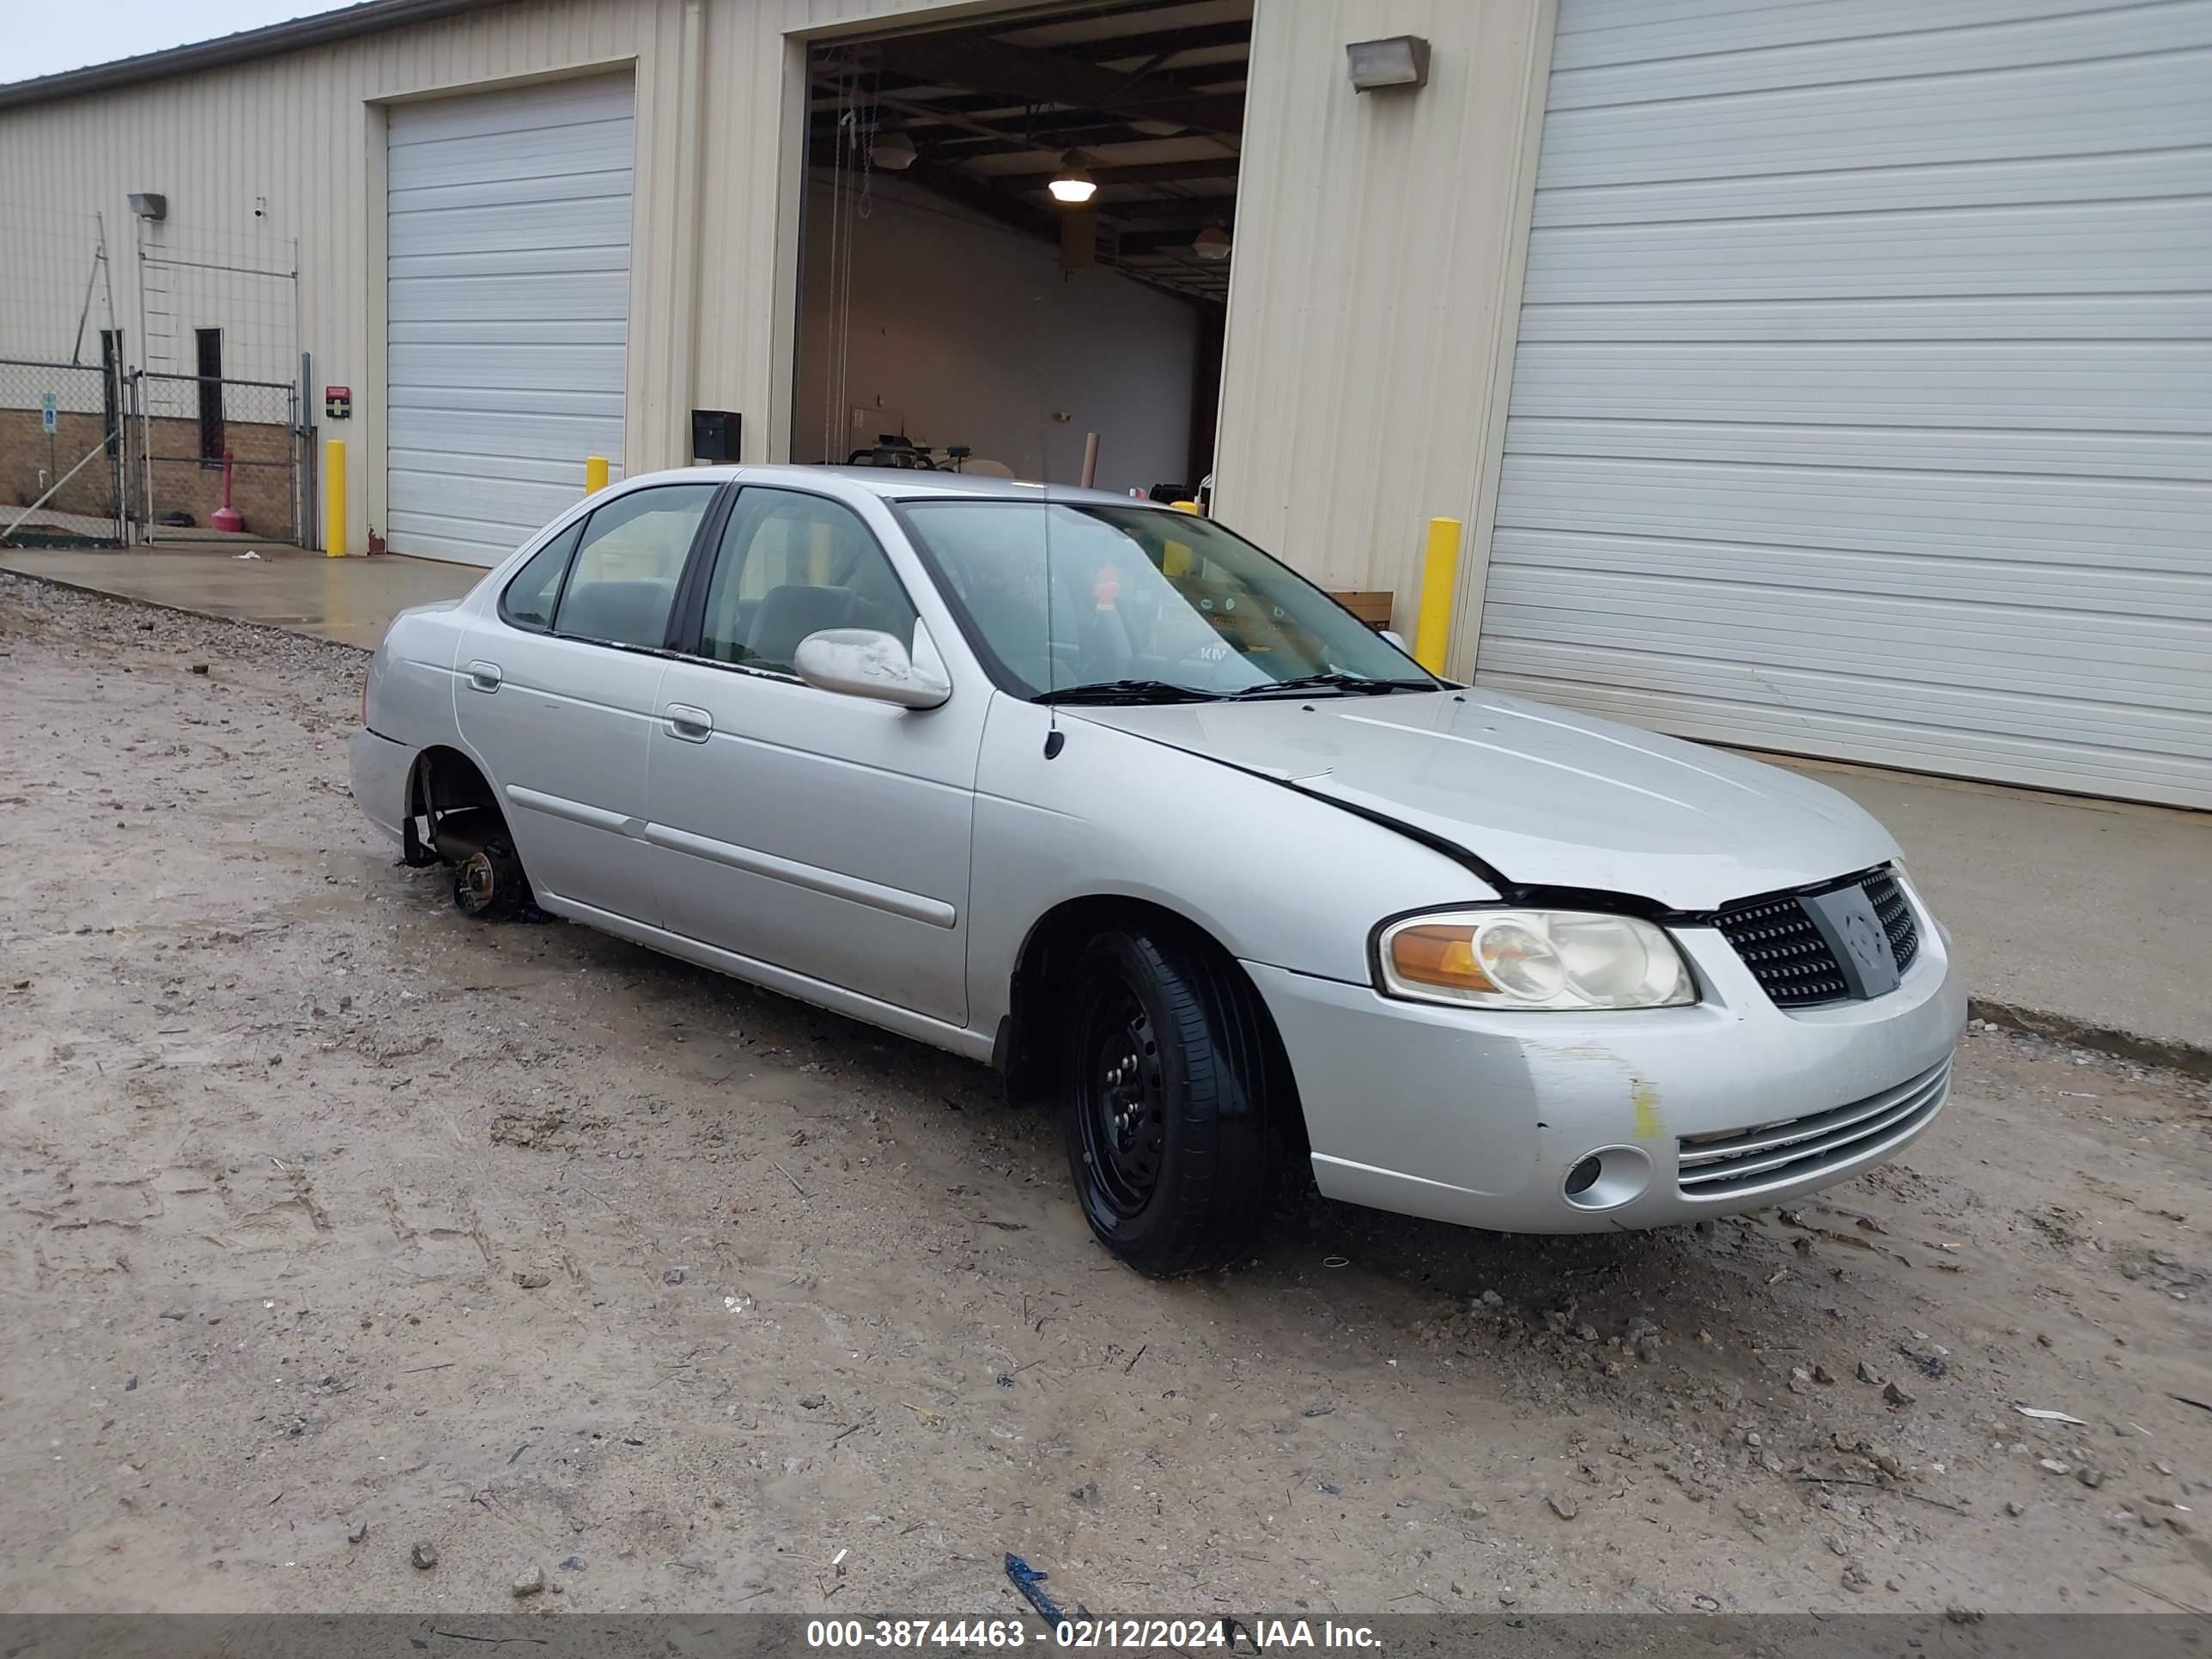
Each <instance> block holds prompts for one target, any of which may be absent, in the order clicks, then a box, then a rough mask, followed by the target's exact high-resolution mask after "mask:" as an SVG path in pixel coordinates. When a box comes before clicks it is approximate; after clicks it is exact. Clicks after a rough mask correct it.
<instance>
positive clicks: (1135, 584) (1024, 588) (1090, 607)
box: [904, 501, 1442, 702]
mask: <svg viewBox="0 0 2212 1659" xmlns="http://www.w3.org/2000/svg"><path fill="white" fill-rule="evenodd" d="M904 513H905V518H906V521H907V524H908V526H909V527H910V528H911V529H912V531H913V532H914V535H915V539H916V540H917V542H918V543H919V544H921V548H922V550H923V552H924V553H925V555H926V556H927V557H928V559H929V561H930V562H931V563H932V564H933V566H934V568H935V569H936V572H937V574H938V578H939V582H940V583H941V584H942V586H944V587H945V589H946V590H947V592H949V593H950V594H951V597H952V598H954V599H957V602H958V605H959V608H960V609H961V610H962V611H963V612H964V613H965V617H964V620H965V621H966V623H968V625H969V630H970V632H971V634H972V635H973V636H974V637H975V640H976V642H977V643H978V644H979V645H980V646H981V647H982V648H983V650H984V652H985V653H986V654H987V656H988V657H991V658H994V659H996V661H997V663H998V665H1000V668H1001V669H1002V671H1003V672H1004V674H1005V676H1006V678H1007V679H1009V680H1011V681H1012V682H1013V683H1014V684H1015V686H1016V689H1018V690H1021V691H1022V692H1023V693H1024V695H1026V696H1032V697H1036V696H1048V697H1055V698H1065V699H1068V700H1076V699H1079V698H1080V697H1083V696H1085V695H1094V696H1095V697H1096V699H1097V700H1102V701H1103V700H1120V699H1124V698H1127V699H1142V700H1156V701H1164V702H1167V701H1182V700H1191V701H1198V700H1203V699H1206V698H1212V697H1230V696H1267V695H1271V694H1273V693H1275V692H1277V691H1278V690H1279V691H1280V692H1281V693H1282V694H1285V695H1291V694H1303V695H1314V694H1316V693H1318V694H1322V695H1327V694H1329V693H1340V694H1343V695H1352V694H1354V693H1383V692H1389V691H1392V690H1437V688H1438V687H1439V686H1440V685H1441V684H1442V682H1440V681H1438V680H1437V679H1436V678H1434V677H1432V676H1431V675H1429V674H1427V673H1425V671H1423V670H1422V669H1421V668H1420V667H1419V665H1417V664H1416V663H1414V662H1413V659H1411V658H1409V657H1407V655H1406V654H1405V653H1403V652H1401V651H1400V650H1399V649H1398V648H1397V647H1395V646H1394V645H1392V644H1391V643H1390V642H1389V641H1388V640H1385V639H1383V637H1382V636H1381V635H1378V634H1376V632H1374V630H1372V629H1370V628H1369V627H1368V626H1367V625H1366V624H1365V623H1362V622H1361V621H1360V620H1359V619H1358V617H1354V616H1352V613H1351V612H1349V611H1346V610H1345V609H1344V608H1343V607H1342V606H1341V605H1338V604H1337V603H1336V602H1335V601H1334V599H1330V598H1329V597H1328V595H1327V594H1326V593H1323V592H1322V591H1321V590H1320V589H1319V588H1317V587H1316V586H1313V585H1312V584H1311V583H1310V582H1309V581H1307V580H1305V579H1304V577H1302V576H1300V575H1298V574H1297V573H1296V572H1295V571H1292V570H1291V568H1289V567H1288V566H1286V565H1283V564H1280V563H1278V562H1276V561H1275V560H1273V559H1272V558H1270V557H1268V556H1267V555H1266V554H1265V553H1262V552H1261V550H1259V549H1258V548H1256V547H1255V546H1253V545H1252V544H1250V543H1249V542H1247V541H1244V540H1242V539H1240V538H1237V537H1236V536H1233V535H1231V533H1230V532H1227V531H1225V530H1224V529H1222V528H1221V527H1220V526H1218V525H1217V524H1214V523H1212V521H1211V520H1206V519H1202V518H1200V517H1197V516H1196V515H1194V514H1192V513H1176V512H1169V511H1164V510H1161V509H1158V508H1146V507H1108V506H1094V505H1091V504H1090V503H1084V504H1081V505H1077V504H1074V503H1070V502H1057V501H1054V502H1048V501H910V502H908V503H906V505H905V507H904Z"/></svg>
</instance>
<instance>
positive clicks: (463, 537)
mask: <svg viewBox="0 0 2212 1659" xmlns="http://www.w3.org/2000/svg"><path fill="white" fill-rule="evenodd" d="M631 111H632V98H631V86H630V77H629V76H627V75H623V76H594V77H593V78H592V79H590V80H584V81H558V82H551V83H549V84H547V85H544V86H536V87H529V88H522V89H520V90H517V91H513V92H498V93H486V94H479V95H475V96H470V97H464V98H447V99H440V100H435V101H434V102H429V103H421V104H400V105H396V106H393V107H392V110H391V111H390V114H389V122H388V126H387V134H388V139H387V143H388V149H387V152H386V173H385V183H386V191H387V197H386V204H387V218H386V256H387V259H388V262H389V269H388V274H387V283H388V286H387V288H386V324H387V328H388V335H387V340H388V347H387V350H386V407H387V414H386V441H385V445H386V447H385V455H386V519H387V520H388V527H387V529H386V540H387V542H388V544H389V545H390V547H391V550H392V551H393V552H394V553H416V554H422V555H424V556H428V557H430V558H435V559H453V560H459V561H461V562H465V563H469V564H496V563H497V562H499V561H500V560H501V558H503V557H505V556H507V554H508V553H509V552H511V551H513V549H514V548H515V547H516V546H517V545H519V544H520V543H521V542H522V541H524V540H525V539H526V538H527V537H528V536H529V535H530V534H531V533H532V532H533V531H535V530H537V529H538V527H539V526H542V525H544V523H545V521H546V520H549V519H550V518H552V517H553V516H554V515H555V514H556V513H559V512H560V511H561V510H562V508H563V507H567V506H568V505H569V504H570V503H571V502H573V501H575V500H576V499H577V497H578V496H579V495H581V494H582V493H583V489H584V462H585V459H586V457H588V456H592V455H601V456H605V458H606V459H607V460H608V462H609V463H610V465H611V471H612V475H613V476H615V477H620V476H621V471H622V453H623V349H624V344H625V342H626V339H627V336H628V330H629V207H630V167H631V159H632V155H633V152H634V149H635V138H634V134H633V121H632V113H631Z"/></svg>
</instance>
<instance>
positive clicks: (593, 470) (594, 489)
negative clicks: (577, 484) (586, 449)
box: [584, 455, 607, 495]
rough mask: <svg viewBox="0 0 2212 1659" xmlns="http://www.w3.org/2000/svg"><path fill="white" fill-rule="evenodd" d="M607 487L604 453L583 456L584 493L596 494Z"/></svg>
mask: <svg viewBox="0 0 2212 1659" xmlns="http://www.w3.org/2000/svg"><path fill="white" fill-rule="evenodd" d="M606 487H607V458H606V457H605V456H604V455H586V456H585V457H584V493H585V494H586V495H598V494H599V492H600V491H601V490H602V489H605V488H606Z"/></svg>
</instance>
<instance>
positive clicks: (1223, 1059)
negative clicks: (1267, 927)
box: [1061, 928, 1297, 1277]
mask: <svg viewBox="0 0 2212 1659" xmlns="http://www.w3.org/2000/svg"><path fill="white" fill-rule="evenodd" d="M1065 1012H1066V1019H1065V1020H1064V1022H1063V1024H1062V1026H1061V1029H1062V1031H1063V1032H1064V1034H1065V1036H1064V1038H1063V1042H1064V1048H1063V1050H1062V1073H1061V1076H1062V1098H1063V1110H1064V1112H1065V1115H1066V1139H1067V1155H1068V1164H1069V1167H1070V1170H1071V1171H1072V1172H1073V1176H1074V1177H1075V1185H1076V1192H1077V1195H1078V1197H1079V1199H1080V1200H1081V1201H1082V1205H1083V1212H1084V1216H1085V1218H1086V1219H1087V1220H1088V1221H1089V1222H1090V1224H1091V1231H1092V1232H1093V1233H1094V1234H1096V1235H1097V1237H1098V1239H1099V1241H1100V1242H1101V1243H1103V1244H1104V1245H1105V1246H1106V1247H1107V1248H1108V1249H1110V1250H1112V1251H1113V1252H1114V1253H1115V1255H1118V1256H1120V1257H1121V1259H1122V1260H1123V1261H1126V1262H1127V1263H1128V1264H1129V1265H1130V1266H1131V1267H1135V1268H1137V1269H1138V1270H1139V1272H1142V1273H1152V1274H1156V1275H1158V1276H1161V1277H1168V1276H1171V1275H1174V1274H1177V1273H1195V1272H1200V1271H1202V1270H1204V1269H1206V1268H1209V1267H1219V1266H1221V1265H1222V1264H1223V1263H1225V1262H1226V1261H1231V1260H1232V1259H1233V1258H1234V1257H1236V1256H1237V1255H1241V1254H1243V1253H1244V1252H1245V1251H1247V1250H1249V1249H1251V1247H1252V1245H1253V1244H1254V1243H1255V1241H1256V1240H1257V1238H1258V1237H1259V1235H1260V1233H1261V1230H1262V1228H1263V1226H1264V1225H1265V1223H1266V1220H1267V1212H1268V1210H1269V1208H1270V1207H1271V1206H1272V1204H1273V1197H1274V1188H1275V1181H1276V1176H1277V1170H1278V1168H1279V1164H1280V1158H1281V1155H1280V1148H1279V1144H1278V1143H1279V1136H1278V1134H1277V1133H1276V1129H1277V1127H1278V1125H1277V1123H1276V1122H1275V1121H1272V1120H1271V1115H1270V1114H1271V1113H1281V1112H1294V1111H1296V1109H1297V1103H1296V1102H1295V1100H1293V1099H1291V1097H1290V1091H1289V1085H1288V1074H1287V1068H1286V1067H1285V1066H1283V1065H1282V1063H1281V1061H1280V1060H1279V1056H1278V1054H1277V1050H1276V1048H1275V1044H1274V1041H1273V1031H1272V1030H1271V1029H1270V1028H1269V1027H1268V1026H1267V1020H1266V1015H1265V1014H1264V1012H1262V1011H1261V1008H1260V1006H1259V1000H1258V998H1257V996H1256V995H1255V994H1254V992H1253V990H1252V988H1251V986H1250V983H1249V981H1246V980H1245V979H1244V977H1243V975H1242V974H1241V973H1240V972H1239V971H1238V970H1237V967H1236V964H1235V963H1231V962H1229V961H1226V960H1225V959H1217V957H1216V955H1215V953H1213V952H1210V951H1206V950H1204V949H1203V948H1200V945H1198V944H1197V943H1195V942H1193V941H1190V940H1187V939H1183V938H1182V937H1180V936H1178V935H1176V934H1175V933H1170V932H1168V931H1166V930H1164V929H1163V930H1160V931H1158V932H1154V931H1152V930H1139V929H1122V928H1116V929H1114V930H1112V931H1109V932H1107V933H1101V934H1099V935H1098V936H1097V938H1095V939H1092V940H1091V942H1090V944H1089V945H1086V946H1085V949H1084V951H1083V952H1082V954H1081V956H1080V957H1079V959H1078V960H1077V962H1076V964H1075V969H1074V972H1073V975H1072V979H1071V982H1070V986H1069V1000H1068V1002H1067V1004H1066V1009H1065Z"/></svg>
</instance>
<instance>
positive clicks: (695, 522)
mask: <svg viewBox="0 0 2212 1659" xmlns="http://www.w3.org/2000/svg"><path fill="white" fill-rule="evenodd" d="M718 488H720V486H719V485H715V484H706V483H700V484H663V485H660V486H659V487H657V488H655V489H639V490H633V491H632V492H631V493H630V494H629V495H622V496H618V497H617V498H616V499H615V500H613V501H610V502H608V503H607V504H606V506H605V507H601V508H600V509H599V511H598V512H596V513H592V515H591V516H590V517H589V518H586V519H584V520H580V521H579V522H578V523H576V524H574V525H572V526H570V527H569V528H568V530H566V531H564V532H562V533H561V534H560V535H558V536H556V537H555V538H553V539H552V540H551V541H550V542H548V543H547V544H545V545H544V547H542V548H540V549H539V550H538V552H537V553H535V554H534V555H532V557H531V559H530V561H529V562H528V563H526V564H525V565H524V566H523V567H522V568H521V569H520V570H519V571H517V572H516V573H515V576H514V580H513V581H511V582H509V583H508V584H507V589H506V591H505V592H503V593H501V595H500V601H499V611H500V615H501V617H504V618H506V620H507V622H509V623H513V625H514V626H515V627H517V628H527V629H535V630H538V631H540V632H544V631H550V632H552V633H556V634H563V635H568V636H569V637H571V638H574V639H580V640H594V641H599V642H600V643H603V644H606V645H633V646H642V647H647V649H658V648H659V647H660V646H661V645H662V644H663V643H664V642H665V640H666V638H667V635H668V612H669V609H670V607H671V605H673V604H674V603H675V599H676V583H677V579H678V577H680V576H681V575H682V574H684V557H685V556H686V555H687V554H689V553H690V550H691V538H693V537H694V536H695V535H696V534H697V533H698V530H699V520H701V519H702V518H704V517H705V516H706V514H707V508H708V507H709V506H710V505H711V504H712V503H713V501H714V492H715V490H716V489H718Z"/></svg>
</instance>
